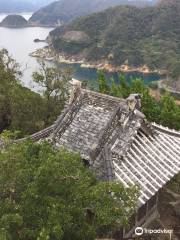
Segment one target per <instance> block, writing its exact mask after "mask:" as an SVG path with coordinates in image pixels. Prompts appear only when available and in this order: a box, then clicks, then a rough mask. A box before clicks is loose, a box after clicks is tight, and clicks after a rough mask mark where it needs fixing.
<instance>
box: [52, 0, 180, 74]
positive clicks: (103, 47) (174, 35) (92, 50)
mask: <svg viewBox="0 0 180 240" xmlns="http://www.w3.org/2000/svg"><path fill="white" fill-rule="evenodd" d="M179 13H180V1H177V0H172V1H170V0H169V1H168V0H167V1H166V0H165V1H161V2H159V4H158V5H157V6H154V7H147V8H137V7H133V6H119V7H115V8H109V9H108V10H106V11H103V12H100V13H95V14H92V15H89V16H86V17H83V18H79V19H76V20H75V21H73V22H72V23H70V24H69V25H67V26H65V27H59V28H56V29H55V30H54V31H52V32H51V33H50V38H49V39H51V41H52V44H53V46H54V48H55V49H56V51H59V52H60V53H64V54H65V55H67V56H74V57H75V58H78V59H83V60H85V61H87V62H97V61H100V62H101V61H104V60H106V61H108V63H110V64H112V65H116V66H118V65H122V64H124V63H126V64H128V65H130V66H137V67H138V66H142V65H144V64H146V65H148V67H150V68H151V69H157V68H158V69H169V71H170V72H171V70H172V71H176V74H177V69H179V67H178V66H179V64H180V42H179V39H180V14H179ZM77 31H78V34H80V33H81V35H82V36H85V35H86V38H83V37H82V38H81V39H80V40H77V39H73V35H74V34H75V33H76V32H77ZM68 36H69V37H68ZM175 66H176V67H175ZM175 68H176V69H175ZM173 69H175V70H173ZM173 73H174V72H173ZM176 77H177V76H176Z"/></svg>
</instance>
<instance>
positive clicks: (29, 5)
mask: <svg viewBox="0 0 180 240" xmlns="http://www.w3.org/2000/svg"><path fill="white" fill-rule="evenodd" d="M50 2H52V1H51V0H8V1H7V0H0V13H6V12H7V13H14V12H23V11H28V12H33V11H37V10H38V9H39V8H40V7H43V6H45V5H46V4H48V3H50Z"/></svg>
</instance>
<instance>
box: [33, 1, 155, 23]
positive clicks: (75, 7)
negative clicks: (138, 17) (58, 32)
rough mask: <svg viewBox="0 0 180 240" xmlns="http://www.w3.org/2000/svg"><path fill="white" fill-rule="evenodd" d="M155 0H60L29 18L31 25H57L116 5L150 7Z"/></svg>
mask: <svg viewBox="0 0 180 240" xmlns="http://www.w3.org/2000/svg"><path fill="white" fill-rule="evenodd" d="M155 1H156V0H153V1H150V0H91V1H89V0H76V1H74V0H60V1H56V2H53V3H51V4H49V5H48V6H46V7H44V8H42V9H40V10H39V11H37V12H35V13H34V14H33V15H32V17H31V18H30V24H32V25H35V26H36V25H42V26H49V25H58V24H60V23H62V22H69V21H71V20H73V19H75V18H76V17H80V16H85V15H88V14H90V13H93V12H99V11H101V10H104V9H106V8H108V7H113V6H116V5H136V6H141V7H144V6H147V5H152V4H153V3H154V2H155Z"/></svg>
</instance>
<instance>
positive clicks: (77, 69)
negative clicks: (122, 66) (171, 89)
mask: <svg viewBox="0 0 180 240" xmlns="http://www.w3.org/2000/svg"><path fill="white" fill-rule="evenodd" d="M58 65H59V66H60V67H62V68H66V67H70V68H72V70H73V75H74V78H76V79H79V80H81V81H85V82H88V84H89V85H92V86H94V83H95V81H96V79H97V77H98V71H97V70H96V69H93V68H81V66H80V64H58ZM118 75H119V73H107V72H105V76H106V78H107V79H109V80H110V79H111V78H112V77H113V78H114V79H115V81H117V80H118ZM125 76H126V79H127V80H128V81H129V82H130V80H131V78H142V79H143V80H144V82H145V84H149V83H151V82H153V81H158V80H160V78H161V76H160V75H159V74H156V73H152V74H143V73H139V72H131V73H125Z"/></svg>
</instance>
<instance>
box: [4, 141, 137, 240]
mask: <svg viewBox="0 0 180 240" xmlns="http://www.w3.org/2000/svg"><path fill="white" fill-rule="evenodd" d="M0 193H1V197H0V237H1V239H3V240H27V239H31V240H37V239H39V240H40V239H42V240H45V239H49V240H61V239H62V240H84V239H87V240H91V239H92V240H93V239H95V237H97V233H98V232H99V230H100V229H101V230H102V229H104V230H106V233H107V229H108V230H109V231H112V230H114V229H117V227H119V226H123V225H126V224H127V221H128V218H129V217H130V216H131V215H132V214H133V212H134V209H135V206H136V201H137V198H138V196H139V193H138V189H137V188H136V187H131V188H124V187H123V185H122V184H121V183H117V182H111V183H108V182H101V181H97V179H96V177H95V176H94V174H93V173H92V172H91V171H90V170H89V169H88V168H86V167H85V166H84V164H83V161H82V159H81V158H80V156H79V155H78V154H74V153H70V152H67V151H66V150H60V151H57V152H56V151H55V150H54V149H53V148H52V147H51V145H50V144H48V143H47V142H44V143H41V144H38V143H33V142H31V141H27V142H22V143H19V144H15V145H11V146H7V148H6V149H5V150H3V151H1V152H0ZM101 234H102V233H101ZM102 235H103V234H102Z"/></svg>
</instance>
